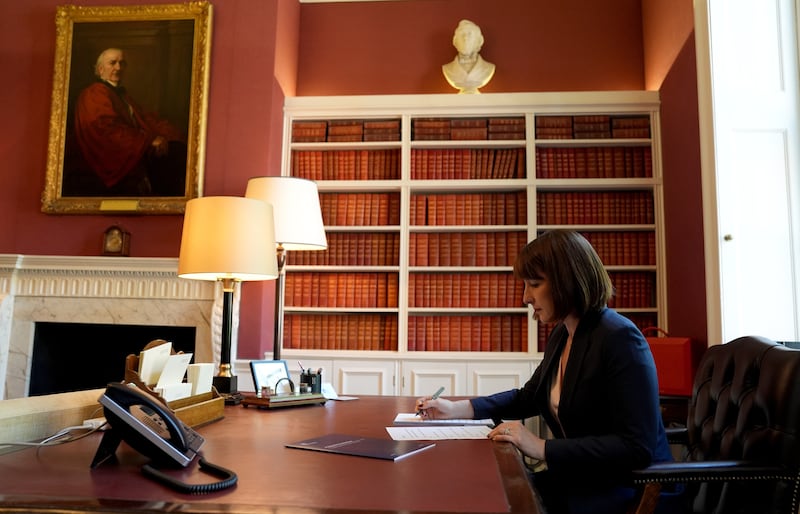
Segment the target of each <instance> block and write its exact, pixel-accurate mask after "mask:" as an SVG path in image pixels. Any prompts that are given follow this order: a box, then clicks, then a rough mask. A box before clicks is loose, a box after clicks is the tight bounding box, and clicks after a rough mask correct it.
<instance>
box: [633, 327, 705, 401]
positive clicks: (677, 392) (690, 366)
mask: <svg viewBox="0 0 800 514" xmlns="http://www.w3.org/2000/svg"><path fill="white" fill-rule="evenodd" d="M647 342H648V343H649V344H650V351H651V352H652V353H653V359H654V360H655V362H656V374H657V375H658V392H659V393H660V394H661V395H662V396H687V397H689V396H692V385H693V383H694V375H695V373H696V372H697V365H698V363H699V362H700V357H702V355H703V350H705V348H703V346H702V345H701V344H699V342H698V341H693V340H692V339H691V338H689V337H669V336H665V337H648V338H647Z"/></svg>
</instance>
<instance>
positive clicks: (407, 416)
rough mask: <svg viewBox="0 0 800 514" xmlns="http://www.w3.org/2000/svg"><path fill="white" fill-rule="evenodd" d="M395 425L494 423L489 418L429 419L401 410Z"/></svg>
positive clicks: (489, 424)
mask: <svg viewBox="0 0 800 514" xmlns="http://www.w3.org/2000/svg"><path fill="white" fill-rule="evenodd" d="M394 424H395V425H396V426H405V425H410V426H415V427H416V426H427V427H432V426H447V427H451V426H464V425H486V426H491V425H494V422H493V421H492V420H491V419H430V418H423V417H422V416H417V415H416V414H414V413H413V412H401V413H399V414H398V415H397V416H395V418H394Z"/></svg>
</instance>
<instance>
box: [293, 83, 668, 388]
mask: <svg viewBox="0 0 800 514" xmlns="http://www.w3.org/2000/svg"><path fill="white" fill-rule="evenodd" d="M658 109H659V103H658V96H657V93H650V92H602V93H512V94H482V95H397V96H366V97H296V98H289V99H287V101H286V107H285V113H286V116H285V124H284V156H283V163H284V165H283V170H282V172H283V174H285V175H293V176H299V177H305V178H309V179H312V180H315V181H316V182H317V184H318V187H319V190H320V201H321V206H322V211H323V220H324V222H325V225H326V231H327V235H328V244H329V248H328V250H326V251H323V252H292V253H290V254H289V255H288V259H287V280H286V291H285V305H286V308H285V318H284V320H285V321H284V329H285V330H284V352H285V353H286V355H288V356H292V357H294V356H296V357H297V358H298V359H301V358H302V359H303V361H304V362H317V361H314V359H317V360H318V361H319V362H321V363H322V364H324V365H325V366H329V367H330V368H331V369H332V370H335V369H336V368H337V362H338V361H340V360H342V359H347V360H348V362H349V363H350V364H352V363H353V362H357V361H358V360H359V359H363V360H364V361H365V362H366V361H369V362H370V366H373V367H374V365H375V363H376V360H382V361H384V362H385V363H387V365H388V367H387V368H386V369H388V370H389V371H387V373H392V374H394V376H393V378H392V386H391V388H392V390H391V391H386V393H387V394H389V393H393V394H398V393H402V394H405V393H408V394H418V393H417V391H416V389H421V390H423V391H422V392H423V393H424V392H425V391H424V389H425V388H427V382H426V380H425V379H424V378H419V377H417V378H419V379H416V380H415V374H414V372H413V370H416V369H425V368H426V364H430V363H434V368H436V369H438V371H436V370H434V371H432V372H431V374H430V375H429V376H430V377H432V378H431V384H432V383H433V382H434V381H435V380H439V379H441V377H442V373H444V375H448V373H447V372H446V371H444V372H443V371H442V370H446V369H449V368H448V365H449V364H450V365H452V369H454V370H455V369H461V367H463V369H468V368H470V366H474V365H476V364H479V363H483V364H486V363H488V364H489V366H488V367H483V368H481V370H482V371H481V373H484V374H485V373H490V372H491V369H492V367H491V364H492V363H495V364H496V365H497V367H498V368H499V367H501V366H500V363H503V362H505V363H509V362H511V361H524V363H525V365H524V366H523V367H524V368H525V369H524V370H523V369H519V370H517V369H513V370H512V371H511V372H510V375H511V376H513V380H512V382H515V383H516V382H517V381H518V380H519V379H520V378H521V377H524V378H527V377H525V373H529V372H530V369H531V362H534V363H535V361H536V360H538V359H539V358H540V356H541V351H542V350H543V346H544V342H545V340H546V337H547V332H548V331H547V327H545V326H537V325H538V324H536V323H534V322H532V321H531V316H530V312H529V310H528V308H527V307H525V306H523V305H522V284H521V283H520V282H519V281H517V280H514V278H513V276H512V268H511V267H512V264H513V261H514V258H515V257H516V254H517V252H518V251H519V249H520V248H521V247H522V246H524V244H525V243H526V242H527V241H529V240H530V239H533V238H534V237H535V236H536V234H537V233H540V232H541V231H543V230H547V229H551V228H556V227H570V228H573V229H576V230H579V231H580V232H582V233H583V234H585V235H586V237H587V238H588V239H589V240H590V241H591V242H592V244H593V245H594V246H595V248H596V249H597V251H598V253H599V254H600V256H601V258H602V259H603V262H604V263H605V264H606V266H607V268H608V270H609V273H610V274H611V277H612V280H613V282H614V286H615V288H616V296H615V298H614V300H613V301H612V304H611V306H612V307H614V308H616V309H618V310H619V311H620V312H622V313H623V314H625V315H626V316H629V317H630V318H631V319H633V320H634V321H635V322H636V323H637V324H638V325H639V326H640V327H642V328H645V327H647V326H660V327H662V328H663V327H664V325H665V319H666V316H665V306H666V301H665V298H666V291H665V290H664V284H665V283H666V281H665V277H664V271H663V270H664V265H663V256H662V254H663V250H662V249H663V228H662V227H663V217H662V213H661V204H662V202H661V195H662V191H661V183H662V181H661V166H660V146H659V113H658ZM308 359H312V361H309V360H308ZM354 360H355V361H354ZM425 361H427V362H425ZM504 365H505V364H504ZM437 366H438V368H437ZM409 370H412V371H409ZM456 375H458V378H455V377H456ZM462 375H463V373H461V372H460V371H459V372H454V374H453V376H452V377H451V381H450V384H451V385H452V389H453V390H451V391H448V393H449V394H453V393H454V392H456V391H454V390H455V389H459V386H458V385H457V384H462V386H461V387H460V388H461V389H462V391H460V392H461V393H462V394H472V393H478V392H479V391H478V390H479V389H481V386H480V385H479V383H480V377H478V376H473V377H465V376H462ZM398 376H400V377H401V378H402V379H408V380H411V381H412V382H414V384H411V385H409V384H406V383H403V382H404V380H399V381H398V380H397V379H396V378H397V377H398ZM448 376H449V375H448ZM329 378H331V377H329ZM382 380H383V381H384V382H386V378H385V377H384V378H383V379H382ZM332 381H333V382H334V385H338V386H340V388H341V386H343V385H344V382H346V380H345V378H343V377H342V376H334V377H332ZM337 382H338V383H337ZM519 385H521V384H519ZM387 387H388V386H386V384H385V383H384V385H383V388H384V390H385V389H386V388H387ZM437 387H438V386H437ZM354 389H356V390H354V391H351V392H354V393H358V392H360V391H358V390H357V389H359V388H358V387H355V388H354ZM435 389H436V387H433V390H435ZM362 392H363V391H362Z"/></svg>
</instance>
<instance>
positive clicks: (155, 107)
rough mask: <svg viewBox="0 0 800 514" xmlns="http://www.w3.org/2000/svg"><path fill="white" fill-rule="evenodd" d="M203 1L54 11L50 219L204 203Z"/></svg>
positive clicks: (206, 49) (170, 210)
mask: <svg viewBox="0 0 800 514" xmlns="http://www.w3.org/2000/svg"><path fill="white" fill-rule="evenodd" d="M211 28H212V6H211V4H210V3H209V2H208V1H193V2H188V3H183V4H162V5H129V6H108V7H98V6H91V7H89V6H76V5H65V6H59V7H57V10H56V51H55V64H54V70H53V93H52V100H51V114H50V129H49V140H48V148H47V170H46V177H45V186H44V191H43V193H42V212H45V213H48V214H106V213H116V214H119V213H128V214H182V213H183V212H184V210H185V206H186V202H187V201H189V200H191V199H192V198H196V197H198V196H201V195H202V186H203V167H204V157H205V140H206V114H207V105H208V83H209V61H210V51H211Z"/></svg>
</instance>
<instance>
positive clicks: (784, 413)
mask: <svg viewBox="0 0 800 514" xmlns="http://www.w3.org/2000/svg"><path fill="white" fill-rule="evenodd" d="M687 428H688V434H687V435H688V446H687V452H688V453H687V460H689V461H710V460H745V461H750V462H755V463H762V464H768V465H776V464H777V465H782V466H785V468H786V469H787V470H789V475H794V476H793V477H792V479H789V480H778V481H773V482H769V481H767V482H759V481H738V482H723V481H718V482H715V481H710V482H704V483H702V484H695V485H692V484H690V491H689V492H690V493H691V495H692V496H693V498H692V499H693V506H692V507H693V511H694V512H752V513H764V514H766V513H770V512H792V513H795V512H797V509H798V505H797V497H798V491H797V490H796V489H797V485H796V484H797V470H798V467H800V441H798V438H799V437H800V351H798V350H792V349H789V348H786V347H785V346H783V345H781V344H778V343H775V342H773V341H770V340H768V339H765V338H761V337H755V336H750V337H742V338H739V339H736V340H733V341H731V342H729V343H727V344H723V345H715V346H712V347H710V348H709V349H708V350H707V351H706V353H705V354H704V356H703V358H702V360H701V361H700V364H699V367H698V370H697V375H696V377H695V381H694V390H693V395H692V399H691V401H690V403H689V416H688V419H687Z"/></svg>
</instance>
